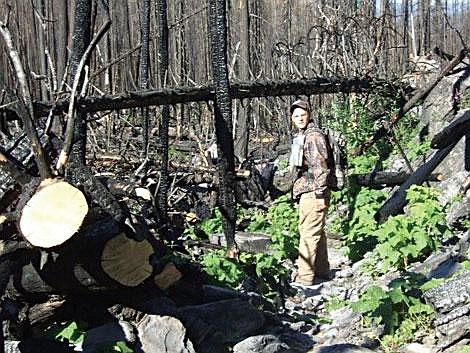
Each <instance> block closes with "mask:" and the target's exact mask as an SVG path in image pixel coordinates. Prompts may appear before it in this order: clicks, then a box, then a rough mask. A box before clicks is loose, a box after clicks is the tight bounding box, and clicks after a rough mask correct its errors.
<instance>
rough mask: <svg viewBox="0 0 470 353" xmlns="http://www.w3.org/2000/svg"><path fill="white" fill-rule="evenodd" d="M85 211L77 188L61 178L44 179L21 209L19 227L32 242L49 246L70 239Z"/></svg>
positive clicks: (85, 207) (44, 246)
mask: <svg viewBox="0 0 470 353" xmlns="http://www.w3.org/2000/svg"><path fill="white" fill-rule="evenodd" d="M87 213H88V204H87V201H86V199H85V196H84V195H83V194H82V192H81V191H80V190H78V189H77V188H75V187H74V186H72V185H70V184H69V183H67V182H65V181H61V180H54V179H46V180H44V181H43V182H41V184H40V186H39V188H38V190H37V191H36V193H35V194H34V195H33V197H32V198H31V199H30V200H29V201H28V202H27V203H26V205H25V207H24V208H23V210H22V213H21V217H20V221H19V227H20V230H21V233H22V234H23V236H24V237H25V239H26V240H27V241H28V242H30V243H31V244H32V245H34V246H38V247H42V248H51V247H54V246H57V245H60V244H62V243H64V242H65V241H67V240H68V239H70V238H71V237H72V236H73V235H74V234H75V233H76V232H77V231H78V229H79V228H80V226H81V225H82V223H83V220H84V218H85V216H86V214H87Z"/></svg>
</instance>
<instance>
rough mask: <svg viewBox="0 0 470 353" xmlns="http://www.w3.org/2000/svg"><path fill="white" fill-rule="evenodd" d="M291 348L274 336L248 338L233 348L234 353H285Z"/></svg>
mask: <svg viewBox="0 0 470 353" xmlns="http://www.w3.org/2000/svg"><path fill="white" fill-rule="evenodd" d="M289 351H290V347H289V346H288V345H287V344H286V343H284V342H282V341H281V340H280V339H279V338H278V337H276V336H274V335H269V334H268V335H259V336H252V337H248V338H247V339H245V340H243V341H241V342H239V343H237V344H236V345H235V346H234V347H233V353H283V352H289Z"/></svg>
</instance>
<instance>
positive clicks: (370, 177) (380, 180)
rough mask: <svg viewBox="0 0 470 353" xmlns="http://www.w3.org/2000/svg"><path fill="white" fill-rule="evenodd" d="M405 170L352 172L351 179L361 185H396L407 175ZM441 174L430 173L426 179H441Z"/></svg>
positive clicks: (408, 175) (408, 174) (401, 182)
mask: <svg viewBox="0 0 470 353" xmlns="http://www.w3.org/2000/svg"><path fill="white" fill-rule="evenodd" d="M410 176H411V174H410V173H407V172H382V171H380V172H376V173H372V174H353V175H351V176H350V178H351V180H352V181H354V182H355V183H357V184H358V185H361V186H369V187H383V186H384V185H386V186H396V185H401V184H403V183H404V182H405V181H406V180H407V179H408V178H409V177H410ZM442 179H443V176H442V174H440V173H434V174H430V175H429V177H428V178H427V181H442Z"/></svg>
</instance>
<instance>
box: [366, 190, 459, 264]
mask: <svg viewBox="0 0 470 353" xmlns="http://www.w3.org/2000/svg"><path fill="white" fill-rule="evenodd" d="M438 196H439V194H438V192H437V190H435V189H433V188H427V187H422V186H417V185H413V186H411V187H410V189H409V190H408V192H407V200H408V212H407V214H406V215H398V216H394V217H389V218H388V219H387V221H386V222H384V223H383V224H382V225H381V226H380V227H379V228H378V229H377V230H376V231H375V236H376V237H377V240H378V245H377V246H376V248H375V251H376V253H377V254H378V256H379V258H380V259H381V260H382V265H381V268H380V271H381V272H382V273H385V272H386V271H389V270H390V268H396V269H398V270H406V269H407V268H408V265H409V264H410V263H411V262H414V261H418V260H421V259H423V258H424V257H426V256H428V255H429V254H430V253H431V252H432V251H435V250H436V249H437V247H438V245H439V244H440V239H441V238H442V237H443V235H446V234H449V233H450V231H449V229H448V227H447V225H446V222H445V213H444V209H443V207H442V206H441V205H440V204H439V201H438Z"/></svg>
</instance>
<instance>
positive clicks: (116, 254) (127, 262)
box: [101, 233, 154, 287]
mask: <svg viewBox="0 0 470 353" xmlns="http://www.w3.org/2000/svg"><path fill="white" fill-rule="evenodd" d="M153 253H154V249H153V247H152V245H151V244H150V243H149V242H148V241H147V240H142V241H136V240H134V239H131V238H129V237H127V236H126V234H125V233H121V234H119V235H117V236H116V237H114V238H112V239H110V240H109V241H108V242H107V243H106V244H105V246H104V249H103V254H102V258H101V266H102V268H103V271H104V272H105V273H106V274H107V275H108V276H109V277H111V278H112V279H113V280H115V281H116V282H118V283H120V284H122V285H124V286H127V287H135V286H137V285H139V284H141V283H142V282H143V281H145V280H146V279H147V278H148V277H149V276H150V275H151V274H152V266H151V265H150V261H149V257H150V255H152V254H153Z"/></svg>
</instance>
